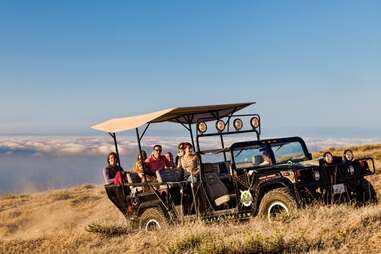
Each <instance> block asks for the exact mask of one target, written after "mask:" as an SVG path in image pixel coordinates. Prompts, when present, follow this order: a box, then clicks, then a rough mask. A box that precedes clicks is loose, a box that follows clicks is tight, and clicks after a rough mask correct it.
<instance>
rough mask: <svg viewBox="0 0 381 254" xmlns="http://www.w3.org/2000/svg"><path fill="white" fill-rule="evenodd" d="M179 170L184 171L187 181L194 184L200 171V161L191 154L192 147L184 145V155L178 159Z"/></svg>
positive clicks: (188, 144)
mask: <svg viewBox="0 0 381 254" xmlns="http://www.w3.org/2000/svg"><path fill="white" fill-rule="evenodd" d="M180 168H181V169H183V170H184V173H185V175H186V176H187V177H188V180H190V181H193V182H196V181H197V177H196V176H197V175H198V173H199V171H200V159H199V158H198V156H197V155H196V154H194V153H193V146H192V145H191V144H190V143H185V154H184V156H182V157H181V158H180Z"/></svg>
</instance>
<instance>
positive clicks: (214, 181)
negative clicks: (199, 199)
mask: <svg viewBox="0 0 381 254" xmlns="http://www.w3.org/2000/svg"><path fill="white" fill-rule="evenodd" d="M218 171H219V164H218V163H217V164H216V163H204V164H203V175H204V179H205V182H206V192H207V193H208V195H209V197H210V198H211V199H212V200H213V202H214V204H215V205H216V206H220V205H222V204H224V203H227V202H229V200H230V196H229V192H228V189H227V188H226V186H225V184H224V183H223V182H222V181H221V179H220V178H219V177H218V174H217V172H218Z"/></svg>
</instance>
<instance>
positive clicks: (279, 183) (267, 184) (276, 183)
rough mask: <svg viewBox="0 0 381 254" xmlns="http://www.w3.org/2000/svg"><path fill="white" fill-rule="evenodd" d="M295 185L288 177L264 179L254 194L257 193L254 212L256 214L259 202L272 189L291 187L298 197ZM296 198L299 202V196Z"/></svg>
mask: <svg viewBox="0 0 381 254" xmlns="http://www.w3.org/2000/svg"><path fill="white" fill-rule="evenodd" d="M293 186H294V185H293V184H292V182H291V181H290V180H289V179H287V178H277V179H274V180H270V181H262V182H260V183H258V185H257V186H256V187H255V189H254V194H255V199H254V200H255V202H254V213H255V214H256V213H257V212H258V208H259V204H260V203H261V200H262V198H263V196H264V195H265V194H266V193H267V192H269V191H270V190H274V189H277V188H284V187H286V188H289V190H290V191H291V193H292V194H294V195H295V197H296V196H297V195H296V193H295V190H294V187H293ZM296 199H297V202H298V203H299V200H298V198H296Z"/></svg>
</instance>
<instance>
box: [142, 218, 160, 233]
mask: <svg viewBox="0 0 381 254" xmlns="http://www.w3.org/2000/svg"><path fill="white" fill-rule="evenodd" d="M158 229H161V226H160V223H159V222H158V221H157V220H155V219H150V220H149V221H147V223H146V227H145V230H146V231H153V230H158Z"/></svg>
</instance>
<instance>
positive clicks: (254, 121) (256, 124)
mask: <svg viewBox="0 0 381 254" xmlns="http://www.w3.org/2000/svg"><path fill="white" fill-rule="evenodd" d="M250 124H251V127H253V128H254V129H257V128H258V127H259V117H258V116H254V117H252V118H251V119H250Z"/></svg>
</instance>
